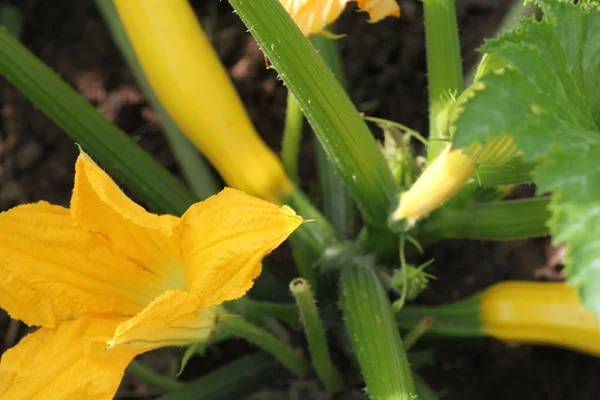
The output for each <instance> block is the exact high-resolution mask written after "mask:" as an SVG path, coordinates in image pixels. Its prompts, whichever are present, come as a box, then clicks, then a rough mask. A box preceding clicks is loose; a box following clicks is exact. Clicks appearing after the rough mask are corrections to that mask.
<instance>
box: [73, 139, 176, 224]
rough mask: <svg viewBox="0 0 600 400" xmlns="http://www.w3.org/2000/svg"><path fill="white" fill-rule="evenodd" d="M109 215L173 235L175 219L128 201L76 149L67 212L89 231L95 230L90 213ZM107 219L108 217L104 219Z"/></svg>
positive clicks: (108, 178) (111, 182)
mask: <svg viewBox="0 0 600 400" xmlns="http://www.w3.org/2000/svg"><path fill="white" fill-rule="evenodd" d="M106 214H113V215H115V216H116V217H118V218H119V219H123V220H128V221H130V222H132V223H134V224H135V225H138V226H140V227H142V228H146V229H153V230H156V231H158V232H159V233H160V234H162V235H165V236H170V235H172V234H173V232H174V230H175V227H176V225H177V222H178V219H177V218H175V217H172V216H170V215H164V216H159V215H155V214H152V213H149V212H148V211H146V210H145V209H144V208H143V207H142V206H140V205H138V204H136V203H135V202H133V201H131V199H129V198H128V197H127V195H126V194H125V193H123V191H122V190H121V189H120V188H119V186H117V184H116V183H115V182H114V181H113V180H112V179H111V177H110V176H109V175H108V174H107V173H106V172H104V171H103V170H102V168H100V167H99V166H98V164H96V162H94V160H92V158H91V157H90V156H89V155H87V154H86V153H85V152H84V151H83V150H81V148H80V153H79V157H78V158H77V161H76V162H75V185H74V187H73V194H72V197H71V215H72V216H73V219H74V220H75V222H76V223H77V224H78V225H80V226H81V227H82V228H84V229H86V230H89V231H98V227H97V223H96V222H94V219H95V218H94V215H96V216H97V215H103V217H102V218H105V219H106ZM107 220H110V219H107Z"/></svg>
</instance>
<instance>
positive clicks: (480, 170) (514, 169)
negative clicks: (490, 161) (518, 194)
mask: <svg viewBox="0 0 600 400" xmlns="http://www.w3.org/2000/svg"><path fill="white" fill-rule="evenodd" d="M534 168H535V164H532V163H528V162H525V161H523V159H522V158H520V157H515V158H513V159H512V160H510V161H509V162H507V163H506V164H502V165H480V166H478V167H477V176H478V177H479V180H480V181H481V184H482V185H485V186H498V185H516V184H519V183H528V182H533V177H532V176H531V173H532V172H533V169H534Z"/></svg>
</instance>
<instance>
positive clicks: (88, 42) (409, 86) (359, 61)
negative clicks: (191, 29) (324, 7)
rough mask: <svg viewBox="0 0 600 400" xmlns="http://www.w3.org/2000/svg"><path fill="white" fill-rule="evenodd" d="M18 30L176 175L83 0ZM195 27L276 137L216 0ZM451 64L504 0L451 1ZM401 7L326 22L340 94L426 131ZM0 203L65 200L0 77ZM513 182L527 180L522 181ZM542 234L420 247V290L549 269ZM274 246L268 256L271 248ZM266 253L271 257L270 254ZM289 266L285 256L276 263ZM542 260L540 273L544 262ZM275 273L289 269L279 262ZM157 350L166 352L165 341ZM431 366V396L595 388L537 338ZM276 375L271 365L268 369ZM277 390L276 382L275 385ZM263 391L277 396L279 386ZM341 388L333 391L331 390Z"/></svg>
mask: <svg viewBox="0 0 600 400" xmlns="http://www.w3.org/2000/svg"><path fill="white" fill-rule="evenodd" d="M15 3H18V7H19V8H20V9H21V11H22V15H23V26H24V30H23V37H22V39H23V41H24V43H25V44H26V45H27V47H28V48H30V49H31V50H32V51H33V52H34V53H35V54H36V55H38V56H39V57H40V58H42V60H44V61H45V62H46V63H47V64H49V65H50V66H51V67H52V68H53V69H55V70H56V71H57V72H58V73H59V74H60V75H61V76H62V77H63V78H64V79H66V80H67V81H68V82H69V83H70V84H71V85H73V86H74V87H75V88H76V89H77V90H78V91H79V92H80V93H81V94H82V95H83V96H84V97H86V98H87V99H88V100H89V101H90V102H91V103H92V104H93V105H94V106H96V107H97V108H98V109H99V110H100V111H101V112H102V113H103V114H104V115H106V116H107V118H108V119H110V120H111V121H113V122H115V123H116V124H118V125H119V126H120V127H121V128H123V129H124V130H125V131H127V132H128V133H129V134H131V135H132V136H133V137H134V138H135V139H136V140H137V141H138V142H139V143H140V144H141V145H142V147H143V148H144V149H145V150H147V151H148V152H150V153H151V154H153V155H154V156H155V157H156V158H157V159H158V160H159V161H160V162H161V163H162V164H163V165H165V166H166V167H167V168H169V170H171V171H172V172H174V173H178V170H177V166H176V163H175V161H174V159H173V156H172V154H171V152H170V151H169V149H168V147H167V145H166V143H165V141H164V139H163V137H162V135H161V132H160V127H159V125H158V124H157V118H156V115H155V114H154V113H153V112H152V111H151V110H150V109H149V108H148V106H147V104H146V103H145V101H144V99H143V96H142V94H141V93H140V92H139V90H138V89H137V88H136V86H135V83H134V81H133V78H132V76H131V74H130V73H129V72H128V70H127V68H126V67H125V65H124V63H123V60H122V59H121V57H120V55H119V53H118V51H117V49H116V48H115V46H114V45H113V43H112V40H111V38H110V36H109V34H108V32H107V30H106V28H105V26H104V24H103V23H102V21H101V19H100V16H99V14H98V12H97V11H96V9H95V7H94V4H93V2H92V1H91V0H86V1H76V0H53V1H39V0H23V1H19V2H15ZM193 3H194V5H195V7H196V9H197V11H198V14H199V16H200V18H201V21H202V23H203V26H204V27H205V29H206V30H207V32H208V34H209V35H210V37H211V39H212V40H213V43H214V44H215V47H216V49H217V51H218V53H219V56H220V57H221V59H222V60H223V62H224V64H225V65H226V66H227V68H228V70H229V72H230V74H231V76H232V79H233V82H234V84H235V85H236V87H237V89H238V91H239V93H240V95H241V97H242V99H243V101H244V104H245V105H246V106H247V107H248V110H249V114H250V116H251V118H252V120H253V121H254V123H255V125H256V127H257V129H258V131H259V132H261V134H262V135H263V136H264V138H265V139H266V141H267V142H268V144H269V145H270V146H271V147H273V148H274V149H275V150H276V151H278V150H279V148H280V140H281V138H280V132H281V129H282V126H283V118H284V110H285V99H286V91H285V88H283V87H282V85H281V83H280V82H279V81H277V79H276V73H275V71H272V70H267V69H266V68H265V62H264V58H263V56H262V53H261V52H260V50H259V49H258V47H257V45H256V43H255V42H254V40H253V39H252V38H251V37H250V36H249V34H248V33H247V32H246V29H245V27H244V26H243V25H242V24H241V22H240V21H239V20H238V19H237V16H235V15H233V14H232V12H231V9H230V6H229V5H228V3H227V2H222V1H221V2H219V1H216V0H214V1H213V0H211V1H200V0H197V1H193ZM457 3H458V9H459V12H458V16H459V22H460V28H461V29H460V34H461V40H462V45H463V49H462V50H463V59H464V64H465V67H470V66H471V65H472V64H473V62H474V61H475V60H476V57H477V56H476V53H475V52H474V49H475V48H476V47H477V46H478V45H479V44H481V42H482V40H483V38H484V37H489V36H491V35H493V34H494V31H495V29H496V28H497V26H498V24H499V23H500V21H501V19H502V18H503V16H504V14H505V13H506V11H507V9H508V6H509V4H508V3H509V1H506V2H501V1H494V0H463V1H457ZM400 4H401V7H402V11H403V15H402V18H400V19H389V20H386V21H384V22H382V23H379V24H375V25H373V24H367V23H366V22H365V20H366V18H364V16H363V15H356V14H355V13H354V12H352V11H348V12H346V13H345V14H344V16H343V17H342V19H341V20H340V22H339V24H338V25H337V31H338V32H340V33H346V34H347V37H345V38H343V39H341V40H340V41H339V44H340V47H341V51H342V57H343V60H344V69H345V72H346V74H347V80H348V82H349V92H350V95H351V97H352V99H353V100H354V102H355V104H357V106H358V108H359V109H360V110H361V111H365V112H367V113H369V114H371V115H374V116H379V117H382V118H388V119H392V120H396V121H400V122H402V123H404V124H406V125H408V126H411V127H412V128H414V129H416V130H418V131H420V132H426V131H427V92H426V74H425V52H424V35H423V25H422V10H421V5H420V4H419V3H418V2H417V1H414V0H402V1H400ZM0 110H1V113H0V211H4V210H7V209H8V208H10V207H12V206H15V205H17V204H23V203H27V202H32V201H38V200H46V201H50V202H52V203H55V204H60V205H64V206H67V205H68V202H69V196H70V190H71V187H72V184H73V174H72V171H73V164H74V161H75V158H76V156H77V148H76V146H74V144H73V142H72V140H71V139H70V138H69V137H68V136H67V135H65V134H64V133H62V132H61V131H60V129H58V128H57V127H56V126H55V125H54V124H53V123H52V122H51V121H49V120H48V119H47V118H46V117H45V116H43V115H42V114H41V113H40V112H39V111H36V110H35V109H34V108H33V107H32V106H31V104H30V103H29V102H28V101H27V100H26V99H25V98H24V97H23V96H21V95H19V94H18V93H16V92H15V91H14V90H13V89H12V88H10V86H9V85H8V84H7V83H6V81H4V80H1V79H0ZM306 136H307V137H306V139H305V140H304V141H303V144H302V154H301V177H302V186H303V187H304V189H305V190H306V191H307V192H309V193H312V194H316V191H317V185H316V184H315V170H314V165H315V164H316V163H315V159H314V152H313V150H312V149H313V148H314V139H313V138H312V137H308V135H306ZM523 192H524V193H525V194H527V193H530V192H531V190H530V188H525V189H523ZM547 244H548V241H547V239H535V240H528V241H518V242H512V243H484V242H475V241H449V242H444V243H441V244H440V245H438V246H436V247H435V248H434V249H432V251H431V252H432V253H433V256H435V257H436V260H437V261H436V264H437V265H438V268H437V269H436V270H435V274H436V275H437V277H438V279H437V281H435V282H434V283H433V284H432V285H431V287H430V288H429V289H428V290H427V291H426V292H425V293H424V294H423V296H422V298H421V301H423V302H426V303H432V304H435V303H442V302H448V301H451V300H454V299H459V298H463V297H465V296H467V295H469V294H472V293H475V292H477V291H478V290H481V289H483V288H485V287H487V286H489V285H490V284H492V283H494V282H497V281H501V280H506V279H543V278H544V276H546V277H548V276H551V277H552V276H554V275H555V274H553V273H552V271H551V269H552V267H553V266H552V265H551V266H550V267H548V265H547V264H548V261H547V260H548V258H549V253H548V251H547ZM287 257H288V256H287V253H286V252H285V251H281V252H278V253H277V254H275V258H277V259H283V260H285V259H286V258H287ZM275 261H277V260H275ZM286 264H289V263H286ZM549 271H550V272H549ZM287 272H288V275H289V277H291V274H292V272H291V271H287ZM25 333H26V329H25V327H23V326H22V325H20V324H17V323H15V322H11V321H10V320H9V318H8V317H7V316H6V314H4V313H3V312H2V313H0V346H2V347H1V351H3V350H5V349H6V348H7V347H10V346H12V345H14V344H15V343H16V342H18V340H19V338H20V337H21V336H22V335H23V334H25ZM248 349H249V346H247V345H245V344H244V343H242V342H241V341H230V342H227V343H225V344H223V345H220V346H218V352H216V351H211V352H209V353H208V356H207V358H206V359H204V360H202V361H198V360H192V362H191V363H190V368H189V369H188V370H187V371H186V373H185V375H184V378H186V379H192V378H193V377H195V376H199V375H201V374H203V373H205V372H207V371H208V370H210V369H212V368H214V367H215V366H217V365H222V364H224V363H226V362H228V361H230V360H231V359H233V358H235V357H236V356H237V355H239V354H240V353H243V352H246V351H248ZM168 351H170V350H168ZM165 358H169V357H161V353H158V354H157V355H155V356H152V355H149V356H148V358H147V361H148V362H149V363H152V365H153V367H155V368H158V369H162V370H171V369H172V368H173V365H167V364H168V363H167V364H165V363H164V359H165ZM434 361H435V364H434V365H432V366H427V367H425V368H423V369H422V370H421V373H422V375H423V376H424V378H425V379H426V380H427V381H428V382H429V383H430V385H431V386H432V387H433V388H435V389H436V390H437V391H438V393H439V394H440V398H442V399H445V400H459V399H460V400H464V399H467V400H471V399H473V400H478V399H489V400H493V399H506V398H513V399H531V400H537V399H540V400H542V399H543V400H561V399H570V400H575V399H581V400H584V399H595V398H598V395H599V394H600V381H598V380H597V379H596V378H597V376H599V375H600V360H597V359H594V358H592V357H588V356H584V355H580V354H575V353H572V352H569V351H564V350H559V349H552V348H547V347H531V346H511V345H507V344H503V343H499V342H497V341H493V340H477V341H460V342H459V341H456V342H445V343H442V344H440V346H439V348H438V350H437V351H436V355H435V360H434ZM274 380H276V377H274ZM152 393H153V392H152V390H150V389H149V388H147V387H145V386H144V385H140V384H138V383H136V382H135V381H133V380H132V379H126V380H125V381H124V383H123V385H122V387H121V389H120V391H119V398H143V397H151V396H152ZM279 393H281V392H279ZM281 396H282V395H281V394H279V397H273V398H284V397H281ZM341 398H345V397H344V396H342V397H341Z"/></svg>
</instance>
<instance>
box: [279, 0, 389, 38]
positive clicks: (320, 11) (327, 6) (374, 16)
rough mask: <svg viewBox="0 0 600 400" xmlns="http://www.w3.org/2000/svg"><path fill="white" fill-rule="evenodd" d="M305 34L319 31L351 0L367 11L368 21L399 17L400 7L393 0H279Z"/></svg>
mask: <svg viewBox="0 0 600 400" xmlns="http://www.w3.org/2000/svg"><path fill="white" fill-rule="evenodd" d="M279 1H280V2H281V4H282V5H283V7H284V8H285V9H286V10H287V12H288V13H289V14H290V16H291V17H292V19H293V20H294V22H295V23H296V25H298V27H299V28H300V30H301V31H302V33H303V34H304V35H305V36H309V35H312V34H314V33H320V32H321V31H323V29H325V27H326V26H327V25H328V24H330V23H332V22H334V21H335V20H336V19H338V17H339V16H340V15H341V14H342V12H343V11H344V8H345V7H346V5H347V4H348V3H349V2H351V1H356V2H357V3H358V9H359V10H360V11H366V12H367V13H369V22H378V21H380V20H382V19H384V18H385V17H390V16H391V17H399V16H400V7H399V6H398V3H396V1H395V0H279Z"/></svg>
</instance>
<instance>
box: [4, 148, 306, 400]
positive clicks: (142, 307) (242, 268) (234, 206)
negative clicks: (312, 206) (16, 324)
mask: <svg viewBox="0 0 600 400" xmlns="http://www.w3.org/2000/svg"><path fill="white" fill-rule="evenodd" d="M75 169H76V172H75V186H74V189H73V196H72V198H71V208H70V209H67V208H64V207H60V206H54V205H50V204H48V203H46V202H39V203H35V204H27V205H23V206H19V207H15V208H13V209H11V210H9V211H6V212H3V213H1V214H0V307H2V308H4V309H5V310H7V311H8V313H9V314H10V315H11V316H12V317H13V318H15V319H20V320H22V321H23V322H25V323H26V324H27V325H33V326H41V328H40V329H39V330H37V331H36V332H35V333H33V334H30V335H28V336H26V337H25V338H24V339H23V340H22V341H21V342H20V343H19V344H18V345H17V346H16V347H14V348H12V349H10V350H8V351H7V352H6V353H5V354H4V355H3V356H2V360H1V362H0V398H3V399H11V400H18V399H31V398H40V399H111V398H112V397H113V396H114V393H115V391H116V390H117V387H118V385H119V383H120V380H121V378H122V376H123V372H124V370H125V367H126V366H127V364H128V363H129V362H130V361H131V360H132V359H133V357H135V356H136V355H138V354H140V353H143V352H145V351H148V350H152V349H155V348H158V347H163V346H168V345H185V344H187V343H192V342H198V341H202V340H204V339H206V338H207V337H208V335H210V333H211V330H212V328H213V326H214V324H215V320H216V318H217V315H218V312H219V308H218V307H216V306H217V305H218V304H220V303H222V302H223V301H227V300H233V299H236V298H239V297H241V296H243V295H244V294H245V293H246V291H248V289H250V287H251V286H252V282H253V280H254V279H255V278H256V277H257V276H258V275H259V274H260V271H261V259H262V258H263V257H264V256H265V255H266V254H268V253H269V252H270V251H272V250H273V249H274V248H275V247H277V246H278V245H279V244H280V243H281V242H283V241H284V240H285V239H286V238H287V236H288V235H290V234H291V233H292V232H293V231H294V230H295V229H296V228H297V227H298V226H299V225H300V223H301V222H302V219H301V218H300V217H298V216H297V215H296V214H295V213H294V211H293V210H291V209H290V208H288V207H285V206H284V207H279V206H276V205H274V204H271V203H268V202H266V201H263V200H259V199H256V198H254V197H251V196H249V195H246V194H244V193H242V192H239V191H237V190H233V189H225V190H223V191H222V192H221V193H219V194H218V195H215V196H213V197H211V198H209V199H207V200H206V201H203V202H200V203H197V204H194V205H192V206H191V207H190V208H189V209H188V210H187V212H186V213H185V214H184V215H183V216H182V217H181V218H177V217H174V216H171V215H155V214H151V213H148V212H146V211H145V210H144V209H143V208H142V207H140V206H139V205H137V204H135V203H134V202H133V201H131V200H130V199H129V198H127V196H126V195H125V194H124V193H123V192H122V191H121V190H120V189H119V188H118V186H117V185H116V184H115V183H114V182H113V181H112V180H111V179H110V178H109V176H108V175H106V174H105V173H104V172H103V171H102V170H101V169H100V168H99V167H98V166H97V165H96V164H95V163H94V162H93V161H92V160H91V159H90V158H89V157H88V156H87V155H85V154H83V153H82V154H81V155H80V157H79V158H78V160H77V163H76V167H75Z"/></svg>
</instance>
